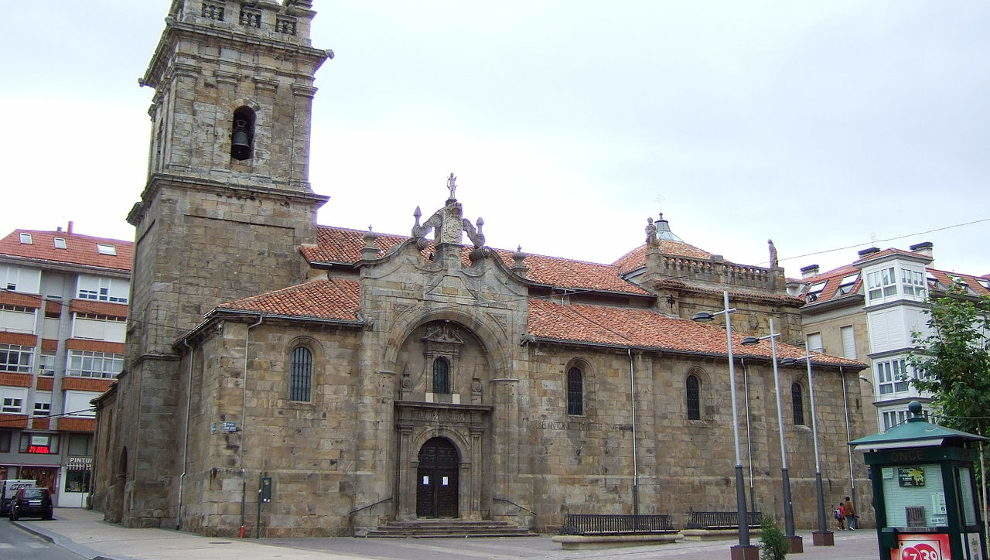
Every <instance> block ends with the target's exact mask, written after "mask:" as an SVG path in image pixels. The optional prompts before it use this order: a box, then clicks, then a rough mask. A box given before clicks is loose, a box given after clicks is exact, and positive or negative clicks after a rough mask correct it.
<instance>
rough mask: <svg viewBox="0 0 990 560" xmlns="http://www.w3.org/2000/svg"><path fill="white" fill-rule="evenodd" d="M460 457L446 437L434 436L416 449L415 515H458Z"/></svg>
mask: <svg viewBox="0 0 990 560" xmlns="http://www.w3.org/2000/svg"><path fill="white" fill-rule="evenodd" d="M459 468H460V456H459V455H458V453H457V448H456V447H454V444H453V443H451V442H450V440H449V439H447V438H442V437H435V438H432V439H430V440H428V441H427V442H426V443H424V444H423V447H422V448H421V449H420V450H419V468H418V469H417V473H416V474H417V476H416V516H417V517H434V518H435V517H457V515H458V510H457V502H458V498H459V495H458V477H457V474H458V469H459Z"/></svg>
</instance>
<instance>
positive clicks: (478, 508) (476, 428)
mask: <svg viewBox="0 0 990 560" xmlns="http://www.w3.org/2000/svg"><path fill="white" fill-rule="evenodd" d="M395 417H396V429H397V430H398V432H399V450H398V452H399V453H398V460H397V463H398V473H397V474H398V480H397V487H398V488H397V490H398V492H397V495H398V497H399V504H398V515H397V517H398V519H400V520H406V521H408V520H413V519H416V518H417V517H426V518H429V517H459V518H461V519H481V518H482V511H483V510H482V506H483V504H482V497H483V496H484V495H486V493H485V492H484V491H483V490H484V488H483V487H482V480H483V479H484V465H483V459H482V457H483V456H484V455H483V453H482V452H483V447H484V445H485V443H484V440H485V438H484V436H485V434H486V433H487V432H488V429H489V427H488V425H489V422H490V418H491V407H490V406H486V405H470V404H450V403H426V402H413V401H396V402H395ZM424 477H427V478H426V479H424ZM445 477H446V480H445ZM486 509H487V508H486Z"/></svg>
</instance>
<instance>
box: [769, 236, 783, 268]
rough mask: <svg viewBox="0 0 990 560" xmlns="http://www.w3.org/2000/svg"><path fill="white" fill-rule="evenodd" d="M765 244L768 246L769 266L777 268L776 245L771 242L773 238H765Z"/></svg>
mask: <svg viewBox="0 0 990 560" xmlns="http://www.w3.org/2000/svg"><path fill="white" fill-rule="evenodd" d="M767 245H769V248H770V268H778V267H779V266H780V263H779V261H778V260H777V247H775V246H774V244H773V239H767Z"/></svg>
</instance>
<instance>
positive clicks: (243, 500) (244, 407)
mask: <svg viewBox="0 0 990 560" xmlns="http://www.w3.org/2000/svg"><path fill="white" fill-rule="evenodd" d="M264 320H265V317H264V315H260V314H259V315H258V320H257V321H256V322H255V323H252V324H250V325H248V328H247V333H246V334H245V335H244V374H243V375H242V376H241V383H243V384H244V390H243V391H242V393H243V398H242V400H241V428H240V432H241V445H240V447H239V448H238V449H237V455H238V458H239V459H240V461H239V463H240V464H241V528H240V531H239V534H240V536H244V534H245V530H246V528H245V526H244V521H245V520H244V506H245V504H247V473H246V472H245V471H244V427H245V426H246V425H247V422H246V420H247V374H248V350H249V344H250V342H251V329H253V328H255V327H257V326H258V325H260V324H261V322H262V321H264ZM256 521H260V520H256Z"/></svg>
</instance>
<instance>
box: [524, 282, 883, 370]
mask: <svg viewBox="0 0 990 560" xmlns="http://www.w3.org/2000/svg"><path fill="white" fill-rule="evenodd" d="M526 331H527V333H528V334H530V335H533V336H535V337H539V338H545V339H552V340H557V341H573V342H586V343H593V344H608V345H616V346H633V347H641V348H657V349H661V350H667V351H673V352H688V353H700V354H706V355H725V354H726V348H725V330H723V329H722V328H721V327H717V326H714V325H704V324H700V323H696V322H694V321H689V320H687V319H674V318H670V317H667V316H666V315H662V314H660V313H657V312H655V311H652V310H648V309H633V308H619V307H606V306H599V305H561V304H558V303H553V302H550V301H546V300H540V299H530V300H529V321H528V324H527V329H526ZM742 339H743V336H742V335H734V339H733V342H734V345H733V351H734V352H735V355H736V356H740V357H762V358H769V357H770V343H769V341H762V342H760V343H759V344H758V345H755V346H741V345H740V343H741V342H742ZM803 355H804V349H802V348H797V347H795V346H791V345H789V344H782V343H781V344H778V345H777V356H778V358H800V357H801V356H803ZM812 363H816V364H828V365H848V366H852V367H857V366H858V367H860V368H862V367H863V364H861V363H859V362H856V361H854V360H847V359H845V358H838V357H835V356H829V355H826V354H817V353H816V354H815V358H814V359H813V360H812Z"/></svg>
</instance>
